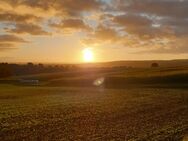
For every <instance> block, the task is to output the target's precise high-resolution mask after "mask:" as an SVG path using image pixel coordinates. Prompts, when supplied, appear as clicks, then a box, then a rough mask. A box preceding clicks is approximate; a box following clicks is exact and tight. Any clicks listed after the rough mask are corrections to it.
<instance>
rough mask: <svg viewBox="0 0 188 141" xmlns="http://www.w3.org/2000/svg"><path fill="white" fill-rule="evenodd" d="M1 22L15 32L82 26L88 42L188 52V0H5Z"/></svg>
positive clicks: (34, 32)
mask: <svg viewBox="0 0 188 141" xmlns="http://www.w3.org/2000/svg"><path fill="white" fill-rule="evenodd" d="M97 16H99V17H97ZM49 21H51V22H49ZM0 23H3V24H4V26H2V28H3V29H5V32H8V33H9V34H12V35H11V36H15V35H17V36H20V35H22V34H29V35H31V36H36V35H38V36H43V35H51V34H53V33H56V32H55V31H56V30H62V31H66V30H69V31H74V32H77V31H79V32H80V31H81V32H84V33H86V35H87V38H85V39H83V40H84V43H85V44H89V43H93V44H94V43H96V42H97V43H101V44H102V43H104V42H108V43H110V44H112V43H113V44H114V46H115V45H116V44H121V45H122V46H126V47H130V48H132V47H134V48H135V47H140V48H143V49H145V50H146V51H148V49H149V48H148V47H149V46H150V47H151V48H152V47H157V49H154V50H151V52H154V51H156V53H160V52H165V51H166V52H167V53H172V52H174V53H175V52H178V50H179V51H180V52H182V50H185V51H187V50H186V49H185V48H186V45H187V42H186V41H187V40H188V1H187V0H111V1H106V3H105V0H48V1H47V0H0ZM93 25H95V26H93ZM49 31H50V33H49ZM2 36H4V35H2ZM1 38H2V37H1ZM1 38H0V40H6V39H3V38H2V39H1ZM4 38H5V37H4ZM0 42H1V41H0ZM2 46H5V44H4V45H3V44H2ZM7 46H9V45H8V44H7ZM166 46H168V49H166ZM174 46H175V47H174ZM174 48H175V49H174ZM157 50H158V51H157ZM187 52H188V51H187Z"/></svg>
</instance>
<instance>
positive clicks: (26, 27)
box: [5, 23, 50, 35]
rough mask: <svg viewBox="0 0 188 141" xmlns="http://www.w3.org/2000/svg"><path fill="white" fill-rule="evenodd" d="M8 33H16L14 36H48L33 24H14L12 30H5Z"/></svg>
mask: <svg viewBox="0 0 188 141" xmlns="http://www.w3.org/2000/svg"><path fill="white" fill-rule="evenodd" d="M5 30H6V31H7V32H9V33H16V34H26V33H27V34H31V35H50V33H49V32H47V31H44V30H43V29H42V27H40V26H39V25H35V24H31V23H30V24H26V23H25V24H19V23H17V24H15V25H14V28H6V29H5Z"/></svg>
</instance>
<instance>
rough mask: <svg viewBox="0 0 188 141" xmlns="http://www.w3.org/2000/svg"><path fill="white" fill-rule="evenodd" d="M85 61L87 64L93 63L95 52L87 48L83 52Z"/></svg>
mask: <svg viewBox="0 0 188 141" xmlns="http://www.w3.org/2000/svg"><path fill="white" fill-rule="evenodd" d="M83 60H84V61H85V62H93V61H94V56H93V51H92V49H91V48H85V49H84V50H83Z"/></svg>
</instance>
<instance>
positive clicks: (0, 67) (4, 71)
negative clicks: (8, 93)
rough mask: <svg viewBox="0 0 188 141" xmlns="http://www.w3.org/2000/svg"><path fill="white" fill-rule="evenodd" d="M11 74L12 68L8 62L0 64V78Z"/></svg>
mask: <svg viewBox="0 0 188 141" xmlns="http://www.w3.org/2000/svg"><path fill="white" fill-rule="evenodd" d="M11 75H12V70H11V68H10V66H9V65H8V63H1V64H0V78H4V77H9V76H11Z"/></svg>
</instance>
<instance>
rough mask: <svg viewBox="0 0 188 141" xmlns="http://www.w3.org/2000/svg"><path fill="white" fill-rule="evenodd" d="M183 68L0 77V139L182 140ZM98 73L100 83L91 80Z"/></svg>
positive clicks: (187, 106)
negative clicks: (32, 82)
mask: <svg viewBox="0 0 188 141" xmlns="http://www.w3.org/2000/svg"><path fill="white" fill-rule="evenodd" d="M187 70H188V69H187V68H186V67H176V68H174V67H173V68H156V69H151V68H148V69H146V68H145V69H143V68H142V69H141V68H137V69H136V68H134V69H133V68H129V69H124V68H123V69H122V68H119V69H117V68H115V69H113V68H108V69H106V68H103V69H95V70H93V69H91V70H89V69H87V70H86V69H83V70H80V71H72V72H59V73H46V74H36V75H25V76H22V75H21V76H13V77H10V78H6V79H1V81H0V82H1V84H0V140H2V141H12V140H15V141H20V140H33V141H34V140H38V141H46V140H57V141H58V140H64V141H67V140H78V141H79V140H80V141H81V140H88V141H94V140H97V141H98V140H99V141H110V140H114V141H146V140H153V141H168V140H169V141H171V140H172V141H182V140H183V138H185V137H186V135H187V133H188V89H187V74H188V71H187ZM98 78H104V82H103V83H101V85H99V86H95V85H93V84H94V83H93V82H94V81H95V80H96V79H98ZM19 79H26V80H33V79H34V80H39V84H38V85H28V84H22V83H19V81H18V80H19ZM162 82H163V83H162ZM184 140H186V139H184Z"/></svg>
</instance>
